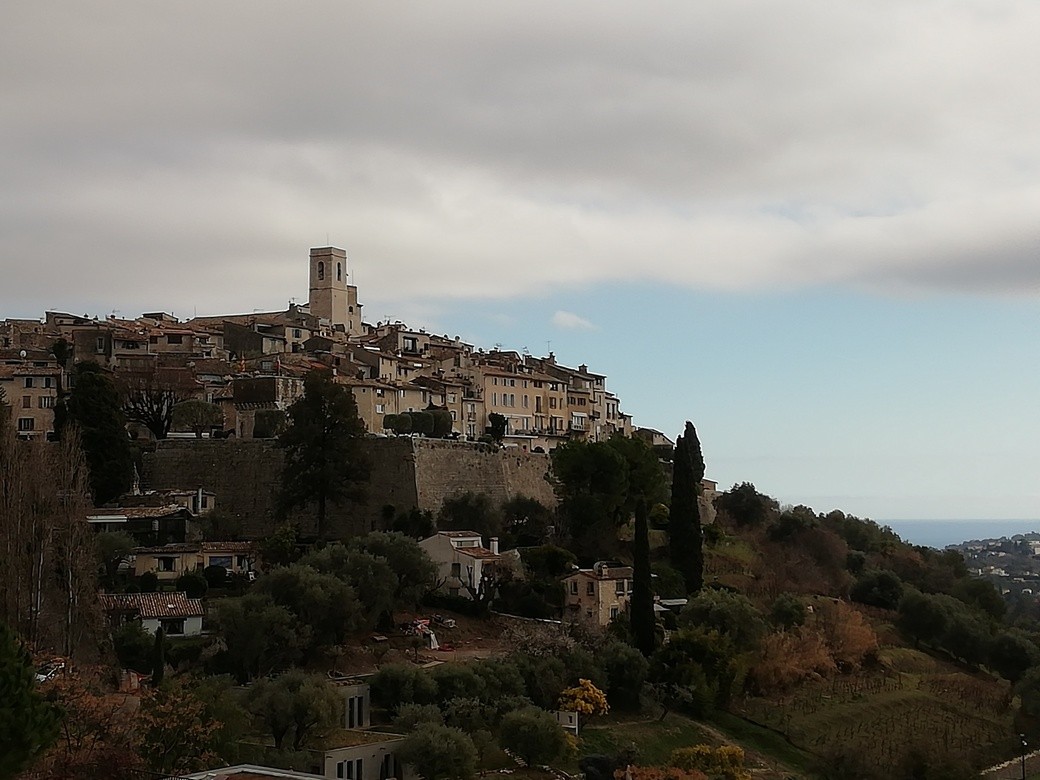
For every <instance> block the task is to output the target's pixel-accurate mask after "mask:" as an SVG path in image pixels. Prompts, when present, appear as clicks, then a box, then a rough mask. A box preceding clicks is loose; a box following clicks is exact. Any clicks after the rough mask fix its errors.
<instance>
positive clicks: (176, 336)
mask: <svg viewBox="0 0 1040 780" xmlns="http://www.w3.org/2000/svg"><path fill="white" fill-rule="evenodd" d="M166 343H167V344H183V343H184V336H182V335H181V334H180V333H167V334H166Z"/></svg>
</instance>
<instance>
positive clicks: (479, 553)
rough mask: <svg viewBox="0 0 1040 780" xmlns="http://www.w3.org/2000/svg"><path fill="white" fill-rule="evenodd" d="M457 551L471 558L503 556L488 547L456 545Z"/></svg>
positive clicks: (486, 558)
mask: <svg viewBox="0 0 1040 780" xmlns="http://www.w3.org/2000/svg"><path fill="white" fill-rule="evenodd" d="M455 552H458V553H462V554H463V555H468V556H469V557H470V558H483V559H484V560H489V559H491V558H501V557H502V556H501V555H499V554H498V553H494V552H491V550H489V549H488V548H487V547H456V548H455Z"/></svg>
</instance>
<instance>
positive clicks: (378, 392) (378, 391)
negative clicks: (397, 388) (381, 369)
mask: <svg viewBox="0 0 1040 780" xmlns="http://www.w3.org/2000/svg"><path fill="white" fill-rule="evenodd" d="M385 393H386V390H384V389H383V388H381V387H377V388H376V396H377V397H379V398H382V397H383V395H384V394H385Z"/></svg>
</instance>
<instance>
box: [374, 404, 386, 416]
mask: <svg viewBox="0 0 1040 780" xmlns="http://www.w3.org/2000/svg"><path fill="white" fill-rule="evenodd" d="M385 412H386V404H376V414H384V413H385Z"/></svg>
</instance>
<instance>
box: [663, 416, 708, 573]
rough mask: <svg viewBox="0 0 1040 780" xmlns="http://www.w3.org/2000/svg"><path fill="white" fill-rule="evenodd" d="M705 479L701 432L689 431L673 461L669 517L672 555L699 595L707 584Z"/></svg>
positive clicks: (679, 440)
mask: <svg viewBox="0 0 1040 780" xmlns="http://www.w3.org/2000/svg"><path fill="white" fill-rule="evenodd" d="M703 478H704V456H703V455H702V454H701V444H700V441H699V440H698V439H697V431H696V429H695V428H694V427H693V424H692V423H691V422H689V421H687V422H686V428H685V430H684V431H683V434H682V435H680V436H679V437H678V438H677V439H676V442H675V455H674V457H673V458H672V505H671V509H670V510H669V514H668V544H669V554H670V557H671V560H672V566H674V567H675V568H676V569H677V570H678V571H679V573H680V574H682V577H683V581H684V582H685V583H686V592H687V593H696V592H697V591H698V590H700V589H701V586H702V585H703V584H704V551H703V549H702V543H703V542H702V537H701V515H700V505H699V503H698V501H699V498H700V492H701V480H702V479H703Z"/></svg>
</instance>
